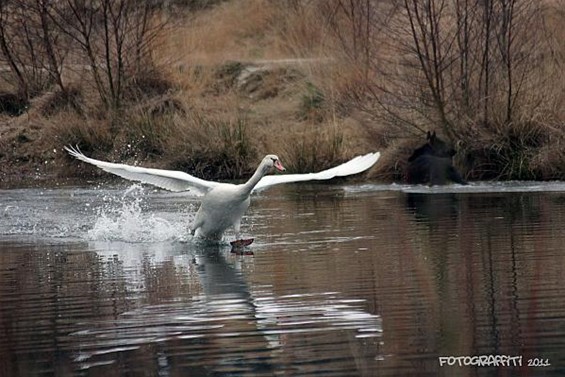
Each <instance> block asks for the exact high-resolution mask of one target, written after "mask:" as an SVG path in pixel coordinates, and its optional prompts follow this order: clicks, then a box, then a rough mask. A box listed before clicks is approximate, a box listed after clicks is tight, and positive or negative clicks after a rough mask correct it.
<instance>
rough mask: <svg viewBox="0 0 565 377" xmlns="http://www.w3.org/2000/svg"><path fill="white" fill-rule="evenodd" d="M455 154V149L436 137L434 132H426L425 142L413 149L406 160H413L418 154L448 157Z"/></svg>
mask: <svg viewBox="0 0 565 377" xmlns="http://www.w3.org/2000/svg"><path fill="white" fill-rule="evenodd" d="M454 155H455V149H453V147H452V146H450V145H449V144H447V143H446V142H445V141H443V140H441V139H440V138H439V137H437V135H436V132H435V131H433V132H430V131H428V133H427V134H426V144H424V145H422V146H421V147H419V148H417V149H416V150H414V152H413V153H412V155H411V156H410V158H409V159H408V161H410V162H411V161H414V160H415V159H417V158H418V157H420V156H434V157H448V158H451V157H453V156H454Z"/></svg>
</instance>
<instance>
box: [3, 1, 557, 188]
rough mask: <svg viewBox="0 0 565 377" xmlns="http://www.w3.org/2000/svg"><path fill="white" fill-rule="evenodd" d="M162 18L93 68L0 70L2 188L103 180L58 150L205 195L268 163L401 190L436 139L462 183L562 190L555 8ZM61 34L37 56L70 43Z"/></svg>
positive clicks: (86, 64)
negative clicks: (535, 182)
mask: <svg viewBox="0 0 565 377" xmlns="http://www.w3.org/2000/svg"><path fill="white" fill-rule="evenodd" d="M118 3H119V2H118ZM173 3H174V4H173V5H171V6H170V7H169V8H159V9H149V8H148V9H145V10H144V11H145V12H147V13H143V15H145V16H147V17H145V18H143V19H144V20H145V19H147V20H150V21H149V22H147V23H146V24H143V25H145V26H144V27H145V29H142V31H139V30H140V29H139V25H140V24H139V23H134V22H132V25H135V27H136V29H135V30H136V31H137V34H136V33H132V32H128V33H125V32H124V33H123V35H124V37H123V44H119V43H118V42H119V41H120V39H119V38H118V37H116V38H114V39H112V40H110V41H108V40H104V39H101V40H100V41H94V42H93V43H92V46H94V47H97V46H99V45H104V43H103V42H106V43H107V44H108V46H109V48H108V49H106V50H104V49H100V50H96V49H95V50H94V51H95V52H97V53H99V54H101V55H100V56H94V57H93V58H92V60H89V55H88V54H83V55H81V54H80V51H81V50H80V49H79V48H77V49H75V50H76V51H79V52H77V53H76V55H71V54H69V53H66V55H65V56H64V59H63V56H62V55H57V51H58V50H56V49H55V53H54V54H52V55H53V56H52V58H53V59H47V58H46V59H45V61H44V62H43V63H44V64H43V63H42V64H43V67H48V68H43V70H36V71H33V70H32V69H29V67H30V64H31V63H30V62H33V60H29V61H28V63H25V64H24V63H22V66H21V67H22V69H21V70H20V71H21V72H22V77H19V76H17V75H15V74H14V71H13V69H5V70H3V71H2V73H1V74H2V77H3V79H4V80H3V84H2V85H3V87H2V88H1V92H2V93H4V94H5V95H14V96H16V100H14V98H12V97H3V96H4V94H3V95H2V96H0V100H2V101H3V102H2V104H3V105H2V107H1V109H2V112H1V113H0V162H1V165H0V166H1V168H0V177H1V178H2V182H3V183H2V184H3V185H18V184H19V183H20V182H23V181H33V180H36V179H39V180H41V179H42V178H47V179H64V178H67V177H75V176H79V175H80V176H83V175H85V174H87V175H91V176H95V175H98V174H99V172H96V171H95V170H93V169H91V168H88V167H86V166H83V165H82V164H78V163H77V162H76V161H72V160H71V159H70V158H68V156H66V155H65V154H64V153H63V152H62V149H61V147H62V146H63V145H67V144H71V145H78V146H79V147H80V148H81V149H82V150H83V151H84V152H85V153H86V154H88V155H91V156H93V157H95V158H100V159H105V160H112V161H123V162H127V163H133V164H139V165H145V166H153V167H161V168H168V169H179V170H185V171H189V172H191V173H194V174H196V175H198V176H201V177H204V178H208V179H238V178H243V177H246V176H248V175H249V174H250V173H251V172H252V171H253V169H254V168H255V165H256V164H257V162H258V161H259V160H260V158H261V157H262V156H263V155H264V154H267V153H276V154H278V155H279V156H280V157H281V159H282V160H283V161H284V163H285V165H286V166H287V167H288V168H289V169H290V170H292V171H296V172H305V171H311V170H318V169H323V168H326V167H328V166H331V165H333V164H336V163H339V162H342V161H344V160H346V159H348V158H350V157H352V156H354V155H356V154H359V153H365V152H367V151H373V150H380V151H382V152H384V153H383V158H382V159H381V161H380V162H379V164H378V166H376V167H375V168H374V169H373V170H372V171H371V172H370V174H369V177H371V178H373V179H378V180H385V181H400V180H402V179H403V176H404V167H405V161H406V158H407V156H408V155H409V154H410V152H411V148H413V147H414V146H416V145H418V144H420V143H422V142H423V135H424V133H425V131H427V130H432V129H434V130H437V131H438V132H439V133H440V134H441V135H442V136H443V137H444V138H446V139H448V140H450V141H451V142H452V143H453V144H454V145H456V146H457V149H458V150H459V153H458V155H457V157H456V161H455V162H456V165H457V166H458V167H459V168H460V169H461V170H462V171H463V172H464V175H465V176H466V177H467V178H468V179H565V152H563V148H562V145H563V143H564V141H565V140H564V132H563V131H564V126H565V124H564V123H565V79H564V78H563V75H562V71H563V61H564V59H563V58H564V56H565V46H563V44H562V43H561V42H560V41H562V40H563V39H564V38H565V35H564V33H565V32H564V30H565V27H564V26H565V12H563V6H562V4H561V3H559V2H556V1H552V0H546V1H543V2H535V4H534V3H525V4H526V5H523V4H524V3H520V4H518V3H516V4H514V3H513V2H510V3H509V4H512V5H513V7H512V8H500V9H499V8H496V6H498V5H496V6H495V5H494V4H493V5H492V7H490V8H489V7H487V6H486V5H485V7H479V6H476V7H470V8H465V9H460V8H457V9H456V8H454V6H453V5H445V3H442V2H437V4H436V3H435V2H432V3H434V4H435V5H437V6H438V7H429V8H426V7H425V6H424V5H422V4H424V3H423V2H422V4H416V5H413V7H412V8H411V7H410V6H409V5H400V4H397V3H396V2H388V1H379V2H375V1H370V2H364V1H359V2H344V1H339V0H332V1H319V2H318V1H314V2H311V1H307V2H306V1H285V2H277V1H268V0H240V1H235V0H232V1H223V2H220V1H218V2H203V3H202V4H204V5H205V6H201V5H202V4H200V3H199V2H188V3H186V4H185V3H182V2H178V3H177V2H173ZM189 3H190V4H189ZM196 3H198V4H196ZM487 3H488V2H487ZM440 5H441V7H439V6H440ZM139 9H140V8H135V9H134V8H132V9H131V10H130V13H128V14H127V15H128V17H131V18H132V19H133V20H137V19H138V18H136V17H139V15H140V13H139V12H140V11H139ZM477 9H478V10H477ZM9 10H10V9H5V8H4V9H2V10H1V11H9ZM10 11H12V12H13V11H14V10H10ZM46 11H52V12H55V11H56V9H53V10H49V9H48V10H46ZM481 12H482V13H481ZM461 14H465V15H466V18H465V20H467V21H468V23H467V24H462V23H461V20H462V18H461ZM55 15H57V13H55ZM40 16H41V9H38V10H37V22H38V23H40V21H41V20H42V18H41V17H40ZM30 17H31V18H32V19H33V15H32V16H30ZM426 17H427V18H426ZM489 17H490V19H489ZM52 19H53V20H57V18H56V17H53V18H52ZM484 20H490V21H489V23H488V24H484V23H481V22H484ZM64 21H67V20H64ZM467 21H466V22H467ZM509 21H512V22H509ZM68 22H70V21H68ZM65 25H66V24H65ZM65 25H63V26H61V25H51V27H52V29H50V30H51V33H52V34H49V35H47V37H45V36H44V38H41V39H38V40H39V41H42V42H41V43H45V41H46V40H47V41H48V40H49V38H50V35H51V37H52V38H53V40H54V41H55V40H56V41H57V43H61V42H60V41H66V43H69V46H72V45H73V43H78V42H77V41H79V40H78V39H77V40H74V39H73V35H69V34H65V32H64V30H63V29H61V31H57V30H59V29H57V27H58V26H61V27H65ZM12 26H13V25H12ZM66 27H68V25H67V26H66ZM132 27H133V26H132ZM94 29H96V27H94ZM124 31H127V30H124ZM464 32H465V33H464ZM120 35H122V34H119V35H118V36H120ZM126 35H139V36H140V37H139V39H131V40H130V39H128V38H132V37H126ZM55 37H59V39H56V38H55ZM115 41H118V42H115ZM79 42H84V41H83V40H80V41H79ZM38 43H39V42H38ZM23 46H24V45H22V46H17V45H14V44H12V45H11V48H12V49H13V50H14V52H15V53H16V55H17V56H19V57H21V59H20V60H18V61H17V62H25V59H24V58H27V59H31V58H30V57H29V56H28V55H29V54H28V53H27V52H26V51H27V50H26V49H25V47H23ZM54 46H55V47H57V46H60V45H59V44H56V45H54ZM119 46H125V47H124V48H123V49H122V50H120V49H118V47H119ZM128 46H129V47H128ZM133 46H135V47H136V48H134V47H133ZM39 47H40V48H37V49H36V50H37V51H42V52H44V54H45V55H46V56H47V57H49V54H48V52H49V48H45V46H44V45H43V44H42V45H40V46H39ZM128 48H129V49H128ZM75 50H73V51H75ZM104 51H106V55H104ZM119 51H121V52H122V55H120V54H117V52H119ZM116 54H117V55H116ZM114 58H116V60H115V61H114V60H112V59H114ZM97 59H99V60H97ZM36 60H37V59H36ZM4 61H6V56H5V52H4ZM71 63H72V64H71ZM105 64H106V65H105ZM4 66H6V65H4ZM98 67H100V69H98ZM53 69H54V70H53ZM45 71H46V72H47V73H51V74H46V75H44V76H42V75H41V74H42V72H45ZM95 71H98V72H95ZM34 72H35V73H34ZM59 72H60V73H61V74H60V75H59ZM110 73H112V75H109V74H110ZM32 74H34V75H32ZM26 75H28V76H26ZM42 77H43V81H41V80H42ZM24 89H25V90H24ZM0 94H1V93H0ZM8 100H10V101H8ZM18 100H19V101H20V102H18Z"/></svg>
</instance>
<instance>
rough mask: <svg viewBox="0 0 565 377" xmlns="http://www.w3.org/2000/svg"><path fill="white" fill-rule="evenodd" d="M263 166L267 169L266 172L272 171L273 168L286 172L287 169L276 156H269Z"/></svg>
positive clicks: (262, 163)
mask: <svg viewBox="0 0 565 377" xmlns="http://www.w3.org/2000/svg"><path fill="white" fill-rule="evenodd" d="M261 165H263V167H264V168H265V171H269V170H271V168H275V169H277V170H278V171H285V170H286V169H285V168H284V166H282V164H281V161H280V160H279V158H278V157H277V156H275V155H274V154H268V155H266V156H265V158H263V161H262V162H261Z"/></svg>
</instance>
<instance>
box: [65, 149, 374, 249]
mask: <svg viewBox="0 0 565 377" xmlns="http://www.w3.org/2000/svg"><path fill="white" fill-rule="evenodd" d="M65 149H66V150H67V152H69V154H70V155H72V156H73V157H76V158H77V159H79V160H81V161H84V162H87V163H89V164H92V165H95V166H97V167H99V168H100V169H102V170H104V171H107V172H109V173H113V174H116V175H119V176H120V177H123V178H126V179H129V180H133V181H140V182H144V183H149V184H152V185H155V186H158V187H161V188H164V189H167V190H170V191H187V190H194V191H197V192H199V193H201V194H203V195H204V198H203V199H202V202H201V204H200V208H199V209H198V212H197V213H196V218H195V220H194V224H193V226H192V233H193V234H195V235H196V236H199V237H203V238H207V239H212V240H220V239H221V238H222V236H223V234H224V232H225V231H226V229H228V228H230V227H233V228H234V230H235V235H236V239H239V231H240V225H241V218H242V217H243V215H244V214H245V211H247V208H248V207H249V203H250V195H251V194H252V193H253V192H255V191H257V190H261V189H265V188H267V187H270V186H274V185H278V184H281V183H290V182H301V181H310V180H326V179H331V178H334V177H344V176H348V175H352V174H358V173H361V172H363V171H365V170H367V169H369V168H370V167H371V166H373V165H374V164H375V163H376V162H377V160H378V159H379V157H380V153H378V152H376V153H368V154H366V155H363V156H357V157H355V158H353V159H352V160H349V161H348V162H346V163H344V164H341V165H338V166H336V167H333V168H331V169H327V170H324V171H321V172H318V173H308V174H286V175H266V174H267V173H268V172H269V171H271V170H272V169H273V168H275V169H277V170H279V171H284V170H285V169H284V167H283V166H282V164H281V163H280V161H279V158H278V157H277V156H275V155H267V156H265V158H263V160H262V161H261V163H260V164H259V167H258V168H257V170H256V171H255V173H254V174H253V176H252V177H251V178H250V179H249V180H248V181H247V182H246V183H243V184H239V185H236V184H231V183H220V182H212V181H206V180H204V179H200V178H196V177H194V176H192V175H190V174H187V173H184V172H180V171H173V170H161V169H149V168H142V167H138V166H130V165H125V164H115V163H112V162H106V161H100V160H95V159H93V158H89V157H86V156H85V155H84V154H82V152H80V151H79V150H78V149H75V148H72V147H65Z"/></svg>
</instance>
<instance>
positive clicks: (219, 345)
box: [72, 243, 382, 375]
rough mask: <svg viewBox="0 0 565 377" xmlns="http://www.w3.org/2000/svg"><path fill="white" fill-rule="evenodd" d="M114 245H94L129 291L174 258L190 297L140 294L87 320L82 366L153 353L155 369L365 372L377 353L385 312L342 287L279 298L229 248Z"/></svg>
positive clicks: (143, 286)
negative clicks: (256, 282)
mask: <svg viewBox="0 0 565 377" xmlns="http://www.w3.org/2000/svg"><path fill="white" fill-rule="evenodd" d="M137 247H138V246H137ZM161 247H162V245H161ZM119 248H120V250H119V251H116V250H114V251H111V248H108V247H107V245H106V247H104V248H100V249H104V250H109V249H110V251H99V252H98V253H99V256H100V258H101V260H103V261H104V263H105V265H106V273H108V274H116V275H117V276H115V277H114V278H116V280H120V279H126V281H127V285H128V286H130V287H131V288H129V289H130V290H139V291H140V292H142V291H148V285H149V284H153V283H148V282H147V276H151V275H152V272H151V269H152V268H155V267H156V266H162V265H163V263H165V264H166V263H170V262H171V261H172V262H174V268H175V269H176V270H177V271H180V272H181V273H180V276H182V280H183V281H181V282H180V284H181V285H183V284H184V285H186V287H187V292H189V294H187V295H185V296H182V297H171V298H170V299H168V300H164V301H162V302H157V303H147V304H145V303H143V301H144V300H139V302H138V306H137V307H135V308H132V309H131V310H128V311H125V312H123V313H117V315H116V316H115V317H114V318H113V319H111V320H104V322H96V323H84V329H83V330H80V331H77V332H75V333H73V334H72V337H74V338H75V339H76V343H77V348H78V352H77V353H76V356H75V359H74V361H75V362H76V363H78V364H79V367H80V368H81V369H89V368H92V367H95V366H103V365H112V364H117V365H120V366H122V367H124V369H125V370H129V369H130V368H133V367H132V365H134V364H135V360H136V359H138V358H140V357H143V358H144V359H147V357H148V356H150V357H153V358H154V360H156V362H155V363H154V366H155V367H156V368H157V371H158V372H159V374H160V375H167V373H169V372H170V371H171V370H182V371H183V373H200V374H217V373H220V374H221V373H235V374H238V375H239V374H249V375H257V374H266V375H271V374H272V373H274V372H275V371H286V372H291V373H298V372H300V373H310V372H314V371H317V372H319V371H321V370H327V371H328V372H331V373H338V374H342V375H343V374H347V373H352V374H353V375H358V374H359V371H360V370H363V369H366V370H369V369H370V367H368V366H366V367H365V368H364V367H363V364H364V363H365V364H366V363H374V362H375V360H376V359H378V358H379V357H380V355H379V348H380V342H381V332H382V330H381V329H382V326H381V319H380V317H379V316H376V315H374V314H370V313H368V312H366V311H365V309H364V300H359V299H355V298H351V297H343V296H342V295H341V294H340V293H339V292H319V293H305V294H292V295H280V296H277V295H275V294H273V291H272V289H271V287H270V286H250V285H249V284H248V283H247V282H246V280H245V274H244V273H243V272H242V270H243V269H244V268H245V266H244V265H245V264H248V263H252V258H249V257H246V258H242V257H235V256H233V255H230V254H229V247H223V246H214V245H196V244H191V243H188V244H184V245H182V248H181V247H179V245H178V244H177V245H176V246H174V247H172V248H171V249H168V253H167V252H164V250H155V251H154V252H145V253H139V249H135V250H132V251H131V252H130V251H128V250H127V244H124V245H121V246H120V247H119ZM171 284H175V285H176V284H179V282H174V283H171ZM344 350H349V352H344ZM147 353H150V355H147ZM142 354H143V355H144V356H141V355H142ZM134 369H135V368H134Z"/></svg>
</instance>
